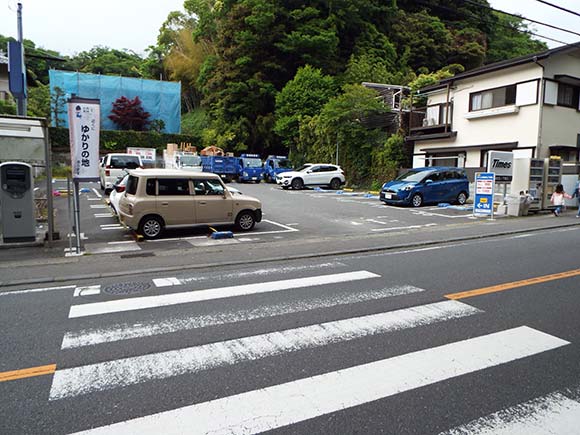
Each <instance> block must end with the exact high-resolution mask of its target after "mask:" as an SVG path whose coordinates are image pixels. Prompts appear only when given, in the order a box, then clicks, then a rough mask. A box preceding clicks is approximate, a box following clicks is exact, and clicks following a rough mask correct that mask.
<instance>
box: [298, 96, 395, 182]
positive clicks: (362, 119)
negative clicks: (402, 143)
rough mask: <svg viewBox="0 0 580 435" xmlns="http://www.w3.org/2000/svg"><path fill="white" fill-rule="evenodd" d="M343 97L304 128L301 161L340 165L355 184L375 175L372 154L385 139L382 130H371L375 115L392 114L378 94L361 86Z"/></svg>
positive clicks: (310, 120) (301, 139)
mask: <svg viewBox="0 0 580 435" xmlns="http://www.w3.org/2000/svg"><path fill="white" fill-rule="evenodd" d="M343 91H344V92H343V93H342V94H340V95H338V96H336V97H334V98H332V99H331V100H329V101H328V103H326V104H325V106H324V108H323V109H322V111H321V112H320V114H319V115H315V116H313V117H312V118H310V119H309V120H308V122H305V123H303V124H301V128H300V140H299V143H298V153H297V154H298V157H299V158H300V157H302V156H303V157H305V158H306V160H313V161H326V162H330V161H334V160H335V159H336V154H337V151H338V162H339V164H340V165H341V166H342V167H343V169H345V170H346V172H347V173H348V174H349V181H350V182H351V183H353V184H355V185H356V184H360V183H362V182H364V181H365V180H366V179H367V178H368V177H369V175H370V174H371V163H372V150H373V149H374V148H375V147H377V146H379V145H380V144H381V143H382V142H383V141H384V138H385V135H386V134H385V132H384V131H382V130H381V129H379V128H369V127H367V125H366V124H367V123H366V120H367V118H368V117H369V116H371V115H380V114H385V113H387V112H388V108H387V107H386V106H385V105H384V104H383V102H382V100H380V99H378V98H377V93H376V92H375V91H373V90H371V89H367V88H365V87H363V86H360V85H345V86H344V89H343Z"/></svg>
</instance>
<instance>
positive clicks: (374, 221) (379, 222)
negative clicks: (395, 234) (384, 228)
mask: <svg viewBox="0 0 580 435" xmlns="http://www.w3.org/2000/svg"><path fill="white" fill-rule="evenodd" d="M365 220H366V221H367V222H372V223H375V224H380V225H387V223H386V222H383V221H379V220H376V219H365Z"/></svg>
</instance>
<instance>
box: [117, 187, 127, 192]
mask: <svg viewBox="0 0 580 435" xmlns="http://www.w3.org/2000/svg"><path fill="white" fill-rule="evenodd" d="M115 190H116V191H117V193H121V192H124V191H125V186H117V187H115Z"/></svg>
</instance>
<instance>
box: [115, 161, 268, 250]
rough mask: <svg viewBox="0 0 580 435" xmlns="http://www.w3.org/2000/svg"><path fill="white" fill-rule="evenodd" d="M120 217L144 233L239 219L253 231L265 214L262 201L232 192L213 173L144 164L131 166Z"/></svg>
mask: <svg viewBox="0 0 580 435" xmlns="http://www.w3.org/2000/svg"><path fill="white" fill-rule="evenodd" d="M234 195H235V196H234ZM119 220H120V222H121V223H122V224H123V225H125V226H127V227H129V228H132V229H134V230H136V231H137V232H138V233H139V234H142V235H143V237H145V238H146V239H155V238H158V237H159V236H160V235H161V234H162V232H163V230H164V229H165V228H169V227H188V226H195V225H235V226H236V227H237V228H238V229H240V230H242V231H249V230H251V229H252V228H254V225H255V224H256V223H257V222H260V221H261V220H262V203H261V202H260V200H258V199H256V198H252V197H250V196H246V195H242V194H232V193H231V191H230V190H229V189H227V188H226V186H225V185H224V184H223V182H222V180H221V179H220V177H219V176H218V175H215V174H209V173H193V172H189V171H183V170H177V169H140V170H134V171H129V178H128V179H127V185H126V188H125V194H124V195H123V196H122V197H121V200H120V201H119Z"/></svg>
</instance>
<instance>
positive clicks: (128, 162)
mask: <svg viewBox="0 0 580 435" xmlns="http://www.w3.org/2000/svg"><path fill="white" fill-rule="evenodd" d="M142 167H143V162H142V161H141V157H140V156H138V155H135V154H127V153H111V154H107V155H106V156H105V157H103V159H102V160H101V165H100V167H99V177H100V179H101V190H104V191H105V192H109V191H110V190H111V189H112V188H113V185H114V184H115V182H116V181H117V180H118V179H119V178H120V177H121V176H122V175H124V173H125V172H126V170H128V169H137V168H142Z"/></svg>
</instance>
